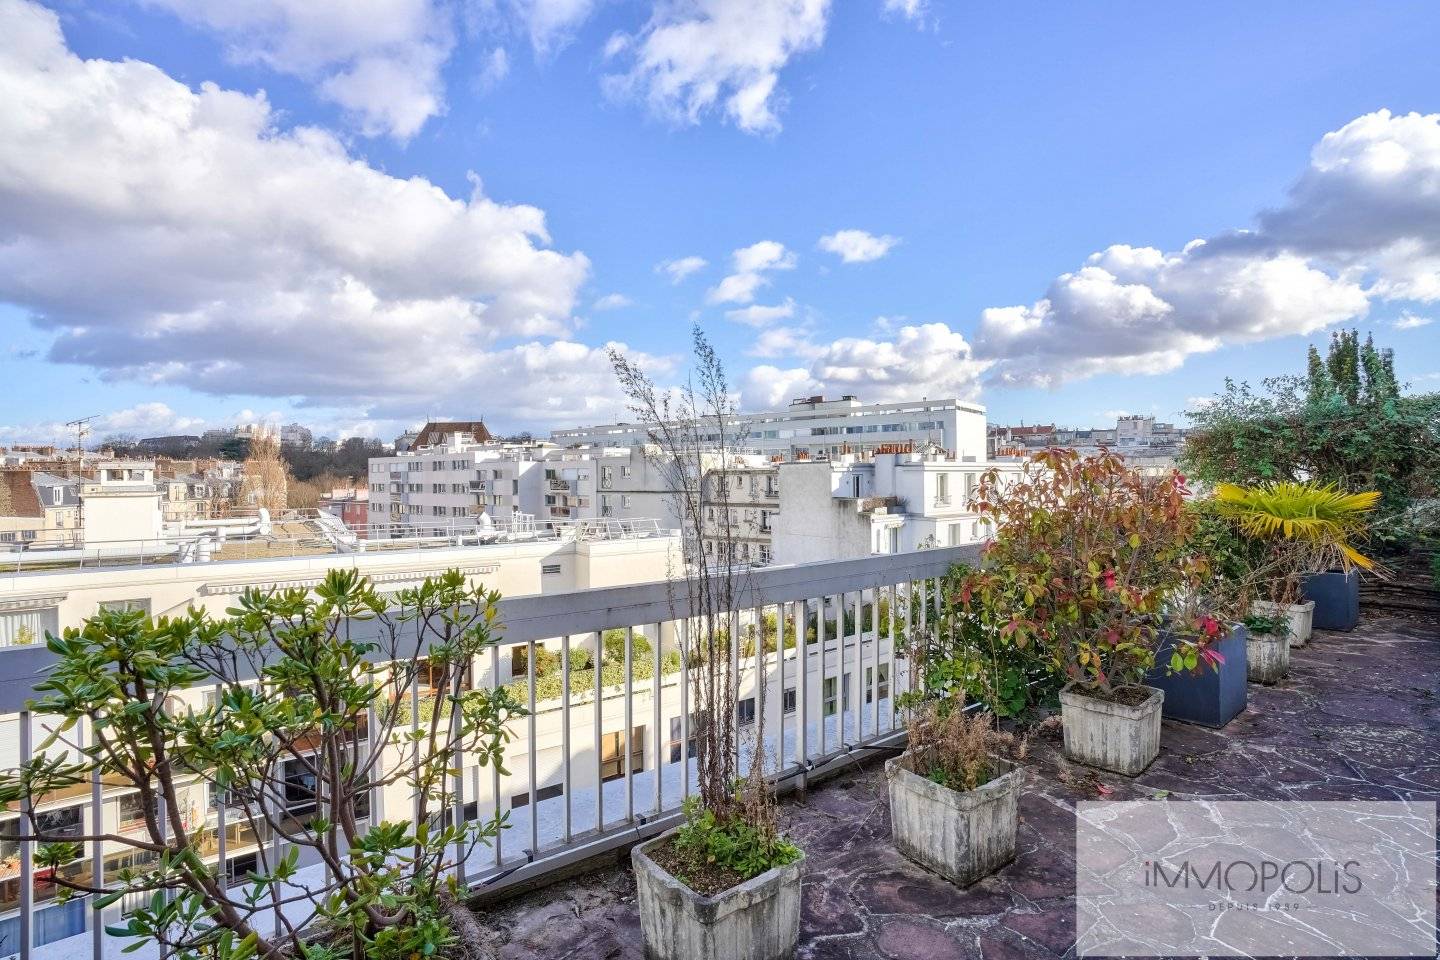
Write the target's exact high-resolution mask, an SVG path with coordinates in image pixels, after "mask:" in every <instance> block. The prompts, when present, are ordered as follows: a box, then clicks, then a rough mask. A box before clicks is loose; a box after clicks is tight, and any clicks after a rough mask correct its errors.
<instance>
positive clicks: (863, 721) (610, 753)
mask: <svg viewBox="0 0 1440 960" xmlns="http://www.w3.org/2000/svg"><path fill="white" fill-rule="evenodd" d="M977 560H978V549H977V548H975V547H951V548H942V549H935V550H924V551H918V552H915V553H908V554H899V555H887V556H876V557H866V558H862V559H858V560H845V561H835V562H829V563H819V564H806V565H799V566H787V567H770V568H766V569H760V570H750V571H746V572H744V573H743V574H742V575H741V576H740V580H739V589H738V590H737V600H736V603H735V606H734V608H733V609H731V610H729V611H727V612H726V613H727V615H728V617H729V623H728V630H729V636H731V637H732V638H738V639H739V642H737V643H732V644H730V663H729V669H730V670H731V671H732V672H733V674H734V676H735V678H736V690H737V702H736V704H735V709H736V710H737V715H738V717H739V718H740V720H741V721H742V725H741V726H740V728H739V731H740V737H741V739H742V741H743V743H742V745H741V747H740V755H739V757H738V758H737V759H738V760H739V767H738V769H740V770H742V771H743V770H746V769H748V765H749V759H750V757H751V756H752V753H751V751H752V749H753V743H754V742H755V740H754V737H755V734H756V733H757V732H758V733H759V744H760V749H761V750H762V752H763V753H762V757H763V763H764V766H765V769H766V771H767V773H768V774H769V775H770V776H772V777H773V778H774V780H775V783H776V786H777V789H788V788H790V787H792V786H796V785H803V784H804V783H805V782H806V780H807V779H808V778H810V777H812V776H814V775H816V774H817V773H819V772H822V771H824V770H825V769H826V768H830V767H835V766H839V765H842V764H845V763H849V762H853V761H854V760H856V759H857V758H859V757H861V756H864V755H866V754H867V753H870V752H873V751H874V750H876V749H885V748H889V747H892V746H894V745H896V744H898V743H900V742H901V740H902V739H903V730H902V728H901V726H900V723H899V718H898V717H897V715H896V711H895V709H894V706H893V704H894V700H895V697H896V696H898V695H899V694H901V693H903V692H905V691H906V690H908V689H909V688H910V685H911V682H912V677H911V675H910V671H909V665H908V661H907V660H906V658H905V656H904V651H905V649H906V642H905V641H906V640H907V638H912V637H915V636H918V635H919V634H920V633H922V632H923V631H925V630H926V629H927V626H928V625H929V624H930V623H932V622H934V620H935V616H936V614H937V612H938V610H939V599H940V598H939V596H938V591H937V582H938V581H937V579H936V578H938V577H940V576H942V575H943V574H944V573H945V572H946V571H947V570H948V569H949V567H950V566H951V565H952V564H953V563H955V562H957V561H966V562H970V563H974V562H977ZM676 589H677V587H676V586H675V585H673V584H667V583H654V584H641V585H637V586H627V587H615V588H602V589H594V590H582V591H574V592H570V593H561V594H551V595H548V596H532V597H515V598H507V599H504V600H502V601H501V602H500V609H499V617H500V621H501V624H502V625H503V631H502V632H501V633H500V636H501V637H502V638H503V639H502V640H501V641H500V642H499V644H498V645H496V646H494V647H492V648H491V649H490V651H489V652H488V655H482V656H481V657H480V658H478V659H477V662H476V663H475V664H473V665H472V672H473V675H474V676H475V677H476V678H477V686H495V685H499V684H503V683H507V682H512V683H516V684H517V689H518V692H519V693H520V699H521V700H522V702H524V703H525V704H526V705H527V707H528V710H529V713H528V715H527V716H525V717H523V718H520V719H517V720H515V721H513V722H512V727H511V732H512V734H513V735H514V739H513V740H512V741H511V742H510V745H509V746H508V748H507V756H506V765H507V767H508V769H509V771H510V772H509V774H508V775H506V776H503V777H502V775H501V774H500V772H499V771H498V770H497V769H495V768H494V767H493V766H489V767H485V768H483V769H482V768H480V767H478V766H477V765H475V763H474V762H473V761H472V760H471V759H470V758H468V757H460V758H458V761H457V767H458V769H457V778H456V782H457V783H460V784H463V788H462V791H461V795H460V797H459V798H458V802H457V804H456V810H457V811H458V812H460V813H461V815H466V816H473V817H479V816H481V815H482V812H483V815H484V816H485V817H486V818H487V819H488V818H489V816H490V815H491V814H492V813H496V814H498V813H500V812H504V811H506V810H508V811H509V828H508V829H507V830H505V831H503V832H502V834H501V837H500V839H499V841H498V842H497V843H495V844H494V845H493V847H490V848H482V849H481V850H480V851H479V852H477V853H476V854H474V855H472V857H471V858H470V859H468V860H466V861H464V862H462V863H460V864H459V865H458V866H457V868H456V869H457V874H458V875H457V878H456V879H457V880H458V881H460V882H461V883H462V884H464V885H465V886H467V887H468V888H470V889H471V890H472V891H473V892H487V891H497V890H500V889H503V888H505V887H509V886H512V885H515V884H519V883H522V882H527V881H534V880H536V879H539V878H543V877H544V876H545V875H547V874H550V873H553V872H556V871H559V870H562V869H564V868H566V867H567V866H568V865H570V864H573V863H576V862H579V861H582V860H586V859H589V858H590V857H593V856H596V855H597V854H600V853H603V852H605V851H607V850H613V849H616V848H619V847H622V846H624V845H627V844H630V843H632V842H634V841H636V840H638V839H643V838H644V837H647V836H650V835H653V834H656V833H658V832H660V831H662V830H664V829H667V828H668V827H669V826H672V825H673V824H675V823H676V822H677V821H678V817H679V810H680V806H681V803H682V801H683V799H684V798H685V797H687V796H690V795H691V794H692V793H693V791H694V789H695V786H696V782H697V779H698V778H697V773H696V769H695V764H694V760H693V758H692V757H691V755H690V749H691V747H690V743H691V737H690V724H691V709H690V704H692V703H694V702H695V694H694V692H693V691H692V686H693V683H694V681H693V680H692V678H691V676H690V673H689V671H688V670H686V669H684V668H683V667H682V666H680V664H683V663H684V662H686V660H687V659H688V657H689V656H690V654H691V652H692V647H691V644H692V642H693V639H692V637H691V624H692V623H693V622H694V621H693V620H692V619H691V615H692V614H693V613H695V612H696V611H692V610H690V609H689V608H688V606H687V602H686V600H685V598H684V597H683V596H676V595H675V592H676ZM681 592H682V593H683V590H681ZM772 623H773V629H772V628H771V627H770V626H769V624H772ZM353 629H354V630H356V631H357V632H360V633H363V631H364V630H366V629H374V625H373V622H371V623H369V624H368V625H367V624H366V623H357V624H355V625H354V626H353ZM615 630H619V631H620V634H619V636H620V637H621V638H622V639H621V641H620V644H621V648H622V654H621V658H620V660H618V661H612V664H618V665H619V670H620V679H619V681H618V682H610V680H611V679H613V672H614V671H612V678H607V677H606V673H605V670H604V669H603V663H602V660H603V656H604V651H605V644H604V639H605V634H606V632H608V631H615ZM642 637H643V638H644V640H645V641H646V643H648V652H644V653H642V652H641V651H645V650H646V647H645V646H644V645H642V644H640V643H637V639H639V638H642ZM747 641H749V642H747ZM770 641H773V642H770ZM612 642H614V641H612ZM542 647H544V648H548V649H550V650H551V651H554V652H558V655H559V657H558V659H559V666H558V668H556V672H555V673H553V674H545V675H542V676H538V677H537V676H536V674H535V673H534V672H532V671H531V670H530V669H529V666H530V665H534V664H537V661H538V658H537V650H538V649H540V648H542ZM517 648H522V649H523V650H524V659H523V660H519V658H518V657H516V656H515V655H514V651H515V650H516V649H517ZM581 650H585V651H588V652H589V653H590V656H591V660H592V663H593V664H594V666H595V669H594V670H593V676H584V675H582V674H581V672H580V671H579V670H578V669H577V670H572V658H573V657H574V655H575V654H576V653H577V652H578V651H581ZM642 657H643V658H644V659H643V660H642V659H641V658H642ZM53 660H54V655H53V654H51V653H50V651H49V650H47V649H46V648H45V647H44V646H42V645H35V646H28V647H12V648H7V649H3V650H0V717H3V719H5V720H11V719H14V720H16V721H17V722H18V736H19V750H18V757H19V760H20V762H22V763H23V762H26V761H28V760H29V759H30V758H31V757H32V755H33V751H34V750H35V749H36V744H38V743H41V742H43V741H44V739H45V737H46V735H47V733H48V730H49V725H48V724H47V722H46V718H43V717H38V716H35V715H33V714H32V713H31V712H30V711H29V709H28V703H27V701H28V700H29V698H31V697H32V696H33V695H34V693H33V689H32V687H33V684H34V682H35V678H36V677H37V676H38V675H40V674H41V673H42V672H43V671H44V670H45V669H46V668H47V667H48V665H49V664H50V663H52V662H53ZM677 661H678V662H677ZM509 663H520V664H523V665H525V670H524V673H523V675H522V676H520V677H519V678H518V679H515V678H511V677H510V671H509V670H508V669H502V668H503V667H505V665H506V664H509ZM647 674H648V676H647ZM419 683H420V681H419V680H417V681H416V683H415V685H412V686H411V687H409V688H407V689H405V690H396V691H393V695H395V696H397V697H407V698H409V700H410V703H411V708H412V709H411V717H412V718H414V719H412V721H411V723H412V725H414V724H418V722H419V721H418V716H419V713H420V710H419V708H420V706H421V698H422V696H423V695H424V691H422V690H421V688H420V687H419ZM762 690H763V691H764V696H761V695H760V694H761V691H762ZM81 733H82V734H83V730H82V731H81ZM92 787H93V788H92V789H91V791H90V792H89V795H88V797H83V796H82V797H72V798H69V799H66V800H60V801H56V802H54V803H52V804H49V805H48V806H47V808H46V809H50V808H54V809H61V808H67V807H78V808H80V809H81V810H82V818H83V820H82V822H83V823H84V824H86V825H94V824H99V823H103V822H104V817H105V805H106V804H107V803H111V802H113V801H114V800H115V798H116V794H115V793H114V792H113V791H111V790H110V789H109V788H107V787H105V786H103V785H102V784H101V783H100V781H99V780H98V779H97V780H95V782H94V783H93V785H92ZM392 801H393V798H392ZM218 802H219V805H218V806H217V807H216V810H215V813H214V814H213V818H214V819H215V821H216V827H217V835H218V836H219V837H220V838H222V839H221V840H220V841H219V842H218V843H217V844H216V845H215V847H214V848H213V849H209V850H207V851H205V852H204V853H203V854H202V855H204V856H207V857H208V858H209V859H210V861H211V862H215V863H219V862H221V861H224V862H225V863H226V864H227V865H228V866H227V869H231V870H233V871H234V872H236V873H237V874H239V873H243V870H241V869H239V868H238V867H237V864H238V863H239V862H240V861H241V860H242V859H243V858H244V857H246V856H248V852H249V851H250V850H253V849H254V848H253V846H252V847H248V848H247V847H239V848H237V847H236V846H235V844H234V843H232V844H231V845H230V848H229V849H227V847H226V843H225V839H223V838H225V837H226V836H227V831H226V822H225V807H224V805H223V798H220V800H219V801H218ZM387 802H389V801H386V800H385V799H384V798H383V797H377V798H376V799H375V800H374V801H373V805H374V806H373V809H376V810H377V816H379V817H381V818H384V811H383V807H384V805H385V804H386V803H387ZM389 803H390V808H389V809H390V818H391V819H394V818H395V817H396V816H397V812H398V810H399V809H408V803H405V804H403V805H401V804H397V803H394V802H389ZM0 816H3V814H0ZM21 819H22V822H23V818H21ZM19 832H21V833H25V832H27V831H26V830H25V828H23V827H22V829H21V830H20V831H19ZM89 832H91V831H89V830H87V833H89ZM94 832H99V831H94ZM232 839H233V838H232ZM249 839H250V840H251V841H252V843H265V844H269V845H270V846H273V847H274V851H273V852H274V853H275V854H280V853H283V847H284V844H283V843H282V842H281V841H280V840H279V839H278V838H275V837H270V838H265V837H250V838H249ZM33 845H34V844H33V842H31V841H28V840H25V841H22V842H21V843H20V845H19V847H20V849H19V850H18V851H17V857H18V867H17V871H18V876H17V877H16V878H15V879H17V880H18V884H15V883H7V884H5V885H4V887H3V889H4V890H11V891H14V892H13V893H10V894H8V896H9V897H10V898H11V899H10V900H9V901H8V902H0V924H8V925H9V926H10V927H11V928H14V930H15V931H16V932H17V934H18V938H17V940H16V941H15V942H13V943H11V944H8V945H6V947H5V949H6V950H8V951H18V953H19V955H20V957H21V958H22V960H30V958H31V957H32V956H36V955H37V954H36V951H37V950H38V949H39V948H40V947H42V946H46V947H47V948H48V947H50V946H55V947H57V949H62V950H63V952H65V953H66V954H67V955H73V954H75V953H77V952H79V953H84V952H88V953H89V954H90V956H91V957H92V958H93V960H102V957H103V956H105V955H106V954H109V953H114V952H116V950H117V947H118V945H117V944H116V943H115V942H113V940H112V941H111V942H110V943H108V944H107V942H106V941H107V940H108V939H110V938H108V937H106V935H105V934H104V933H103V930H104V927H105V925H107V924H110V925H114V924H116V923H117V921H118V920H119V919H120V917H121V915H122V914H123V911H124V909H125V904H123V903H121V904H115V905H112V906H110V907H108V908H106V909H105V910H95V909H93V908H92V907H91V906H90V904H89V903H88V902H87V903H86V906H85V908H84V911H85V916H84V925H85V930H84V932H83V933H80V932H78V931H77V932H76V935H75V936H73V937H71V938H70V939H69V940H65V941H63V942H62V943H60V944H48V943H41V942H39V940H38V939H37V937H39V938H40V939H44V938H46V937H49V936H51V935H52V933H53V931H56V930H61V931H64V930H65V929H66V928H65V927H64V925H63V924H56V923H51V922H45V921H41V920H37V919H36V915H37V914H38V913H39V912H40V911H44V910H51V909H57V905H56V904H53V903H50V902H48V901H46V900H45V897H46V896H47V895H48V892H49V889H50V888H51V887H53V885H51V884H47V883H46V882H45V881H44V878H43V877H39V876H37V872H36V870H35V869H34V866H33V863H32V859H31V854H32V852H33V851H32V850H31V849H30V848H31V847H33ZM87 847H88V848H89V849H88V850H87V857H86V861H85V863H84V864H83V865H82V866H83V869H86V870H89V871H91V875H92V876H94V875H97V874H98V873H99V872H101V871H105V870H107V854H108V855H110V856H113V855H114V854H115V851H114V850H112V849H109V848H107V847H106V846H105V843H104V841H102V840H93V841H88V842H87ZM323 869H324V868H323V865H321V864H318V863H317V864H305V863H303V862H302V865H301V870H300V871H299V874H298V876H297V879H296V882H297V883H300V884H303V883H304V882H305V877H306V876H314V877H317V878H319V877H320V876H322V875H323ZM307 871H311V873H308V874H307ZM314 871H322V873H315V872H314ZM66 909H73V908H66ZM61 919H63V920H65V921H66V922H69V923H72V924H73V923H76V922H78V921H77V920H76V919H75V917H72V916H69V915H67V916H66V917H64V918H61ZM277 922H278V919H277ZM87 938H88V943H87ZM46 953H47V955H49V954H50V953H51V951H50V950H49V949H47V950H46ZM147 955H148V956H154V952H153V951H149V952H148V953H147V951H140V952H138V953H137V954H135V956H138V957H142V958H143V957H146V956H147Z"/></svg>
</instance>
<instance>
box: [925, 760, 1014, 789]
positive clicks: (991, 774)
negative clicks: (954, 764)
mask: <svg viewBox="0 0 1440 960" xmlns="http://www.w3.org/2000/svg"><path fill="white" fill-rule="evenodd" d="M905 767H906V768H907V769H908V770H909V771H910V772H911V773H913V774H916V775H917V776H921V777H924V778H925V779H926V780H929V781H930V782H931V783H938V784H940V786H942V787H944V788H946V789H947V790H954V791H955V792H957V793H964V792H966V791H968V790H978V789H980V788H981V787H983V786H985V784H987V783H989V782H990V781H991V780H994V779H995V776H996V773H995V767H994V764H990V765H989V766H988V767H987V769H986V771H985V776H984V779H982V780H980V782H978V783H976V784H975V786H973V787H967V786H965V785H964V784H963V783H958V784H955V783H951V782H950V778H949V777H947V776H946V775H945V771H944V770H942V769H941V768H940V767H938V766H935V767H931V768H930V769H928V770H917V769H915V762H914V761H913V760H907V761H906V762H905Z"/></svg>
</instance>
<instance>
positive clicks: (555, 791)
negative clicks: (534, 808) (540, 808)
mask: <svg viewBox="0 0 1440 960" xmlns="http://www.w3.org/2000/svg"><path fill="white" fill-rule="evenodd" d="M564 795H565V784H563V783H552V784H550V786H548V787H541V788H540V789H539V790H536V791H535V802H536V803H540V802H541V801H544V800H554V799H555V798H556V797H563V796H564ZM529 805H530V791H528V790H527V791H525V792H524V793H517V794H515V796H513V797H511V798H510V806H511V808H512V809H513V808H515V807H527V806H529Z"/></svg>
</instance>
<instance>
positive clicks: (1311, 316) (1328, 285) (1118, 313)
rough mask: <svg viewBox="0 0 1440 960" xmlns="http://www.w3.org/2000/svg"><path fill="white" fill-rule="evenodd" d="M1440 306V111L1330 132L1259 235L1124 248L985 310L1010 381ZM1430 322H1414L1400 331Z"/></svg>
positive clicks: (987, 354)
mask: <svg viewBox="0 0 1440 960" xmlns="http://www.w3.org/2000/svg"><path fill="white" fill-rule="evenodd" d="M1377 299H1380V300H1386V301H1411V302H1421V303H1431V302H1436V301H1440V114H1426V115H1422V114H1418V113H1411V114H1405V115H1396V114H1392V113H1391V112H1390V111H1388V110H1377V111H1375V112H1374V113H1369V114H1365V115H1364V116H1361V117H1357V118H1356V119H1354V120H1352V121H1350V122H1349V123H1347V124H1345V125H1344V126H1342V127H1341V128H1340V129H1339V130H1335V131H1333V132H1331V133H1327V134H1325V135H1324V137H1322V138H1321V139H1320V141H1319V143H1317V144H1316V146H1315V148H1314V149H1313V150H1312V151H1311V154H1310V163H1309V165H1308V167H1307V168H1306V169H1305V170H1304V172H1303V173H1302V174H1301V175H1300V177H1299V178H1298V179H1297V180H1296V182H1295V185H1294V187H1292V189H1291V190H1290V191H1289V195H1288V197H1287V198H1286V201H1285V202H1284V203H1283V204H1282V205H1280V206H1279V207H1277V208H1275V209H1273V210H1267V211H1263V212H1261V213H1260V215H1259V217H1258V218H1257V226H1256V228H1254V229H1248V230H1238V231H1234V232H1231V233H1227V234H1223V235H1221V236H1217V237H1211V238H1209V239H1208V240H1196V241H1193V242H1192V243H1190V244H1188V245H1187V246H1186V247H1184V248H1183V249H1181V250H1177V251H1171V252H1163V251H1160V250H1157V249H1154V248H1151V247H1131V246H1125V245H1116V246H1112V247H1109V248H1108V249H1106V250H1103V251H1101V252H1099V253H1096V254H1094V255H1092V256H1091V257H1090V258H1089V259H1088V260H1086V262H1085V263H1084V264H1083V265H1082V266H1081V267H1080V268H1079V269H1077V270H1075V271H1073V272H1070V273H1065V274H1062V275H1061V276H1060V277H1058V278H1056V279H1055V280H1054V281H1053V282H1052V283H1051V284H1050V287H1049V289H1048V290H1047V291H1046V293H1045V296H1044V297H1043V298H1041V299H1039V300H1037V301H1035V302H1034V303H1033V304H1031V305H1029V306H1010V307H997V308H992V309H989V310H986V311H984V313H983V314H982V316H981V322H980V329H979V334H978V336H977V338H976V351H977V355H979V356H981V357H984V358H986V359H990V360H994V361H995V366H994V368H993V370H992V371H991V375H992V376H993V377H994V378H995V380H996V381H997V382H999V383H1009V384H1020V385H1029V386H1036V385H1040V386H1046V385H1048V386H1056V385H1059V384H1062V383H1065V382H1067V381H1071V380H1075V379H1078V378H1083V377H1088V376H1093V375H1095V374H1098V373H1160V372H1164V371H1166V370H1173V369H1175V368H1176V367H1178V366H1180V365H1181V364H1182V363H1184V361H1185V358H1186V357H1188V356H1190V355H1192V354H1195V353H1199V352H1204V351H1208V350H1214V349H1217V348H1219V347H1221V346H1224V345H1227V344H1243V343H1252V342H1255V341H1259V340H1267V339H1272V338H1276V337H1284V336H1291V335H1304V334H1311V333H1314V332H1316V331H1318V330H1321V329H1323V328H1325V327H1327V326H1331V325H1333V324H1337V323H1342V322H1347V321H1355V320H1359V319H1360V318H1363V317H1364V316H1365V315H1366V314H1367V313H1368V311H1369V308H1370V305H1371V303H1372V301H1374V300H1377ZM1427 320H1428V318H1427V317H1424V316H1423V315H1420V314H1417V313H1414V312H1409V313H1406V314H1402V317H1401V319H1400V320H1399V321H1397V322H1396V324H1395V325H1396V327H1397V328H1399V329H1414V328H1416V327H1418V326H1423V325H1424V323H1425V322H1426V321H1427Z"/></svg>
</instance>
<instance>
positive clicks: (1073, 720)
mask: <svg viewBox="0 0 1440 960" xmlns="http://www.w3.org/2000/svg"><path fill="white" fill-rule="evenodd" d="M1076 687H1077V685H1076V684H1075V683H1073V682H1072V683H1068V684H1066V685H1065V688H1064V689H1063V690H1061V691H1060V719H1061V721H1062V723H1063V724H1064V727H1065V756H1067V757H1069V758H1070V759H1071V760H1074V761H1076V762H1077V763H1083V764H1086V765H1087V766H1091V767H1099V768H1101V769H1102V770H1113V771H1114V772H1115V773H1123V774H1124V775H1125V776H1127V777H1133V776H1136V775H1138V774H1139V773H1141V772H1142V771H1143V770H1144V769H1145V768H1146V767H1148V766H1150V761H1152V760H1154V759H1155V757H1156V756H1157V755H1158V754H1159V753H1160V710H1161V707H1162V706H1163V705H1164V703H1165V691H1163V690H1157V689H1155V688H1154V687H1142V688H1141V689H1144V690H1149V691H1150V696H1149V698H1148V699H1146V700H1145V702H1144V703H1141V704H1140V705H1139V706H1134V707H1132V706H1128V705H1127V704H1123V703H1115V702H1113V701H1110V700H1098V699H1096V698H1095V697H1092V696H1088V695H1087V694H1084V693H1082V692H1080V691H1079V690H1078V689H1076Z"/></svg>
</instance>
